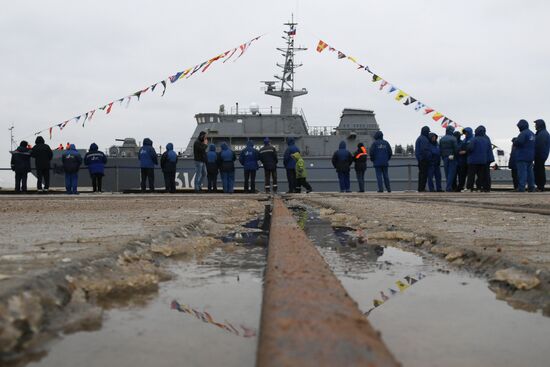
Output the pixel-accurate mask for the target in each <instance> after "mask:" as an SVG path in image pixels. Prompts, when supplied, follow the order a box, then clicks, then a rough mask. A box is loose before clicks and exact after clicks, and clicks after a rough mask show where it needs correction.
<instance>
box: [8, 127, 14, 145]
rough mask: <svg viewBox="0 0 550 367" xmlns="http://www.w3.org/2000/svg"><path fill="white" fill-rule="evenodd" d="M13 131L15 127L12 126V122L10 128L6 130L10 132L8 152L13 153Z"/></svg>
mask: <svg viewBox="0 0 550 367" xmlns="http://www.w3.org/2000/svg"><path fill="white" fill-rule="evenodd" d="M13 129H15V127H14V126H13V122H12V123H11V127H10V128H8V130H9V131H10V151H13V146H14V144H15V139H14V138H13Z"/></svg>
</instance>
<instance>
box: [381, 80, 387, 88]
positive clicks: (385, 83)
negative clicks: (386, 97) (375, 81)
mask: <svg viewBox="0 0 550 367" xmlns="http://www.w3.org/2000/svg"><path fill="white" fill-rule="evenodd" d="M386 85H388V82H387V81H385V80H382V83H380V90H382V89H384V87H385V86H386Z"/></svg>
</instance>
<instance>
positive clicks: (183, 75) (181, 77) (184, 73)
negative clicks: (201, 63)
mask: <svg viewBox="0 0 550 367" xmlns="http://www.w3.org/2000/svg"><path fill="white" fill-rule="evenodd" d="M191 70H193V68H189V69H187V70H185V71H184V72H183V73H181V75H180V77H179V78H178V79H183V78H184V77H185V76H186V75H187V74H189V72H190V71H191Z"/></svg>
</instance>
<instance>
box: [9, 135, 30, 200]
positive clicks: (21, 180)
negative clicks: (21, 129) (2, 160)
mask: <svg viewBox="0 0 550 367" xmlns="http://www.w3.org/2000/svg"><path fill="white" fill-rule="evenodd" d="M27 145H29V143H27V142H26V141H25V140H22V141H21V143H20V144H19V146H18V147H17V149H15V150H14V151H13V152H11V170H12V171H14V172H15V192H16V193H20V192H27V176H28V174H29V172H30V171H31V152H30V151H29V149H28V148H27Z"/></svg>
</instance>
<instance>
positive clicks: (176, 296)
mask: <svg viewBox="0 0 550 367" xmlns="http://www.w3.org/2000/svg"><path fill="white" fill-rule="evenodd" d="M265 257H266V249H265V248H262V247H249V246H247V247H244V246H234V245H226V246H224V247H223V248H220V249H216V250H214V251H213V252H212V253H210V254H209V255H208V256H206V257H204V258H203V259H201V260H200V261H189V262H181V263H178V262H174V263H172V265H171V266H170V270H171V271H172V272H174V273H175V274H176V277H175V278H174V280H172V281H168V282H165V283H161V284H160V289H159V292H158V296H157V297H155V298H154V299H151V300H149V301H148V303H146V304H145V305H144V306H140V307H135V306H128V307H124V308H118V309H112V310H109V311H107V312H106V313H105V314H106V319H105V321H104V323H103V326H102V328H101V329H100V330H98V331H94V332H78V333H75V334H72V335H70V336H67V337H64V338H62V339H61V340H58V341H56V342H54V343H52V348H51V350H49V351H48V354H47V356H46V357H44V358H43V359H41V360H40V361H38V362H36V363H31V364H29V365H28V366H56V367H57V366H79V367H82V366H117V367H125V366H128V367H136V366H156V367H160V366H183V365H185V366H219V365H223V366H253V365H254V363H255V355H256V345H257V339H256V338H255V337H252V336H254V334H255V331H256V330H257V329H258V328H259V320H260V311H261V299H262V276H263V270H264V267H265ZM173 300H187V302H190V303H192V304H193V305H194V306H195V307H194V310H196V311H197V312H200V314H202V315H203V317H204V319H202V318H201V317H199V316H195V317H182V314H181V313H179V312H174V311H171V309H170V308H171V306H173V303H172V301H173ZM178 304H179V305H180V307H181V303H178ZM199 310H200V311H199ZM214 315H215V317H214ZM210 319H211V320H212V321H213V322H217V323H220V324H224V325H227V326H228V325H229V324H231V326H233V328H234V329H236V330H237V331H238V332H239V334H240V335H241V336H246V337H244V338H243V337H240V338H237V337H235V332H232V333H230V332H228V331H227V330H226V329H224V328H222V327H212V325H211V324H210ZM205 320H207V321H209V322H205ZM219 320H224V322H223V323H221V322H220V321H219ZM225 320H230V323H228V322H227V321H225ZM241 325H242V326H244V328H242V327H241ZM228 327H229V326H228Z"/></svg>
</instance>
